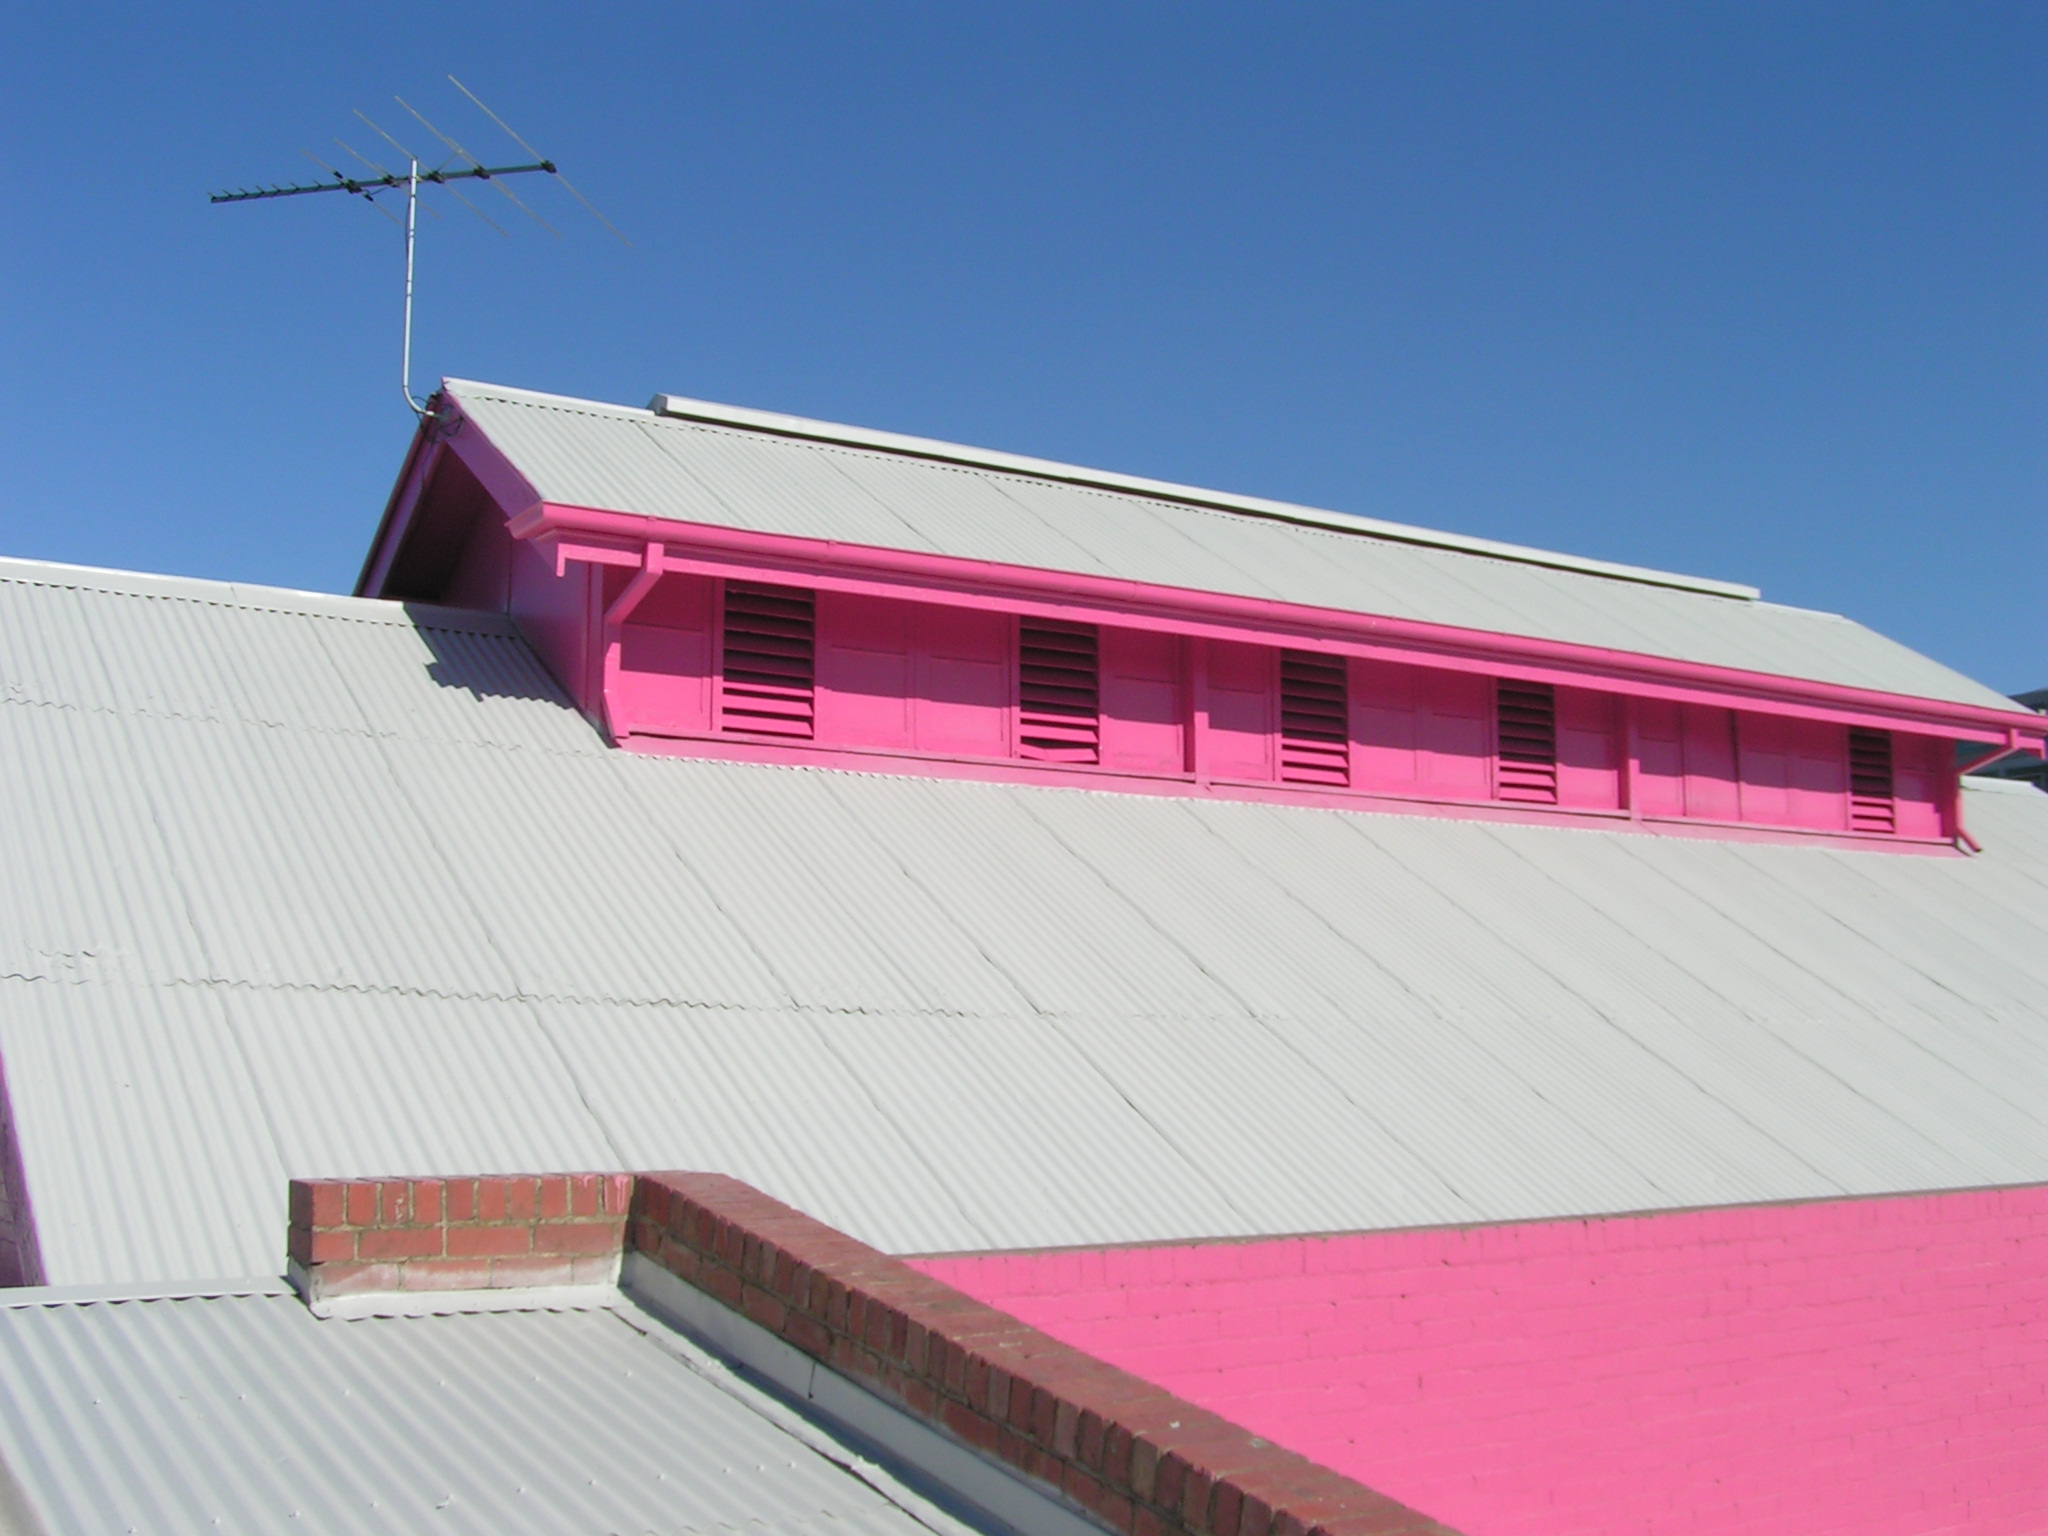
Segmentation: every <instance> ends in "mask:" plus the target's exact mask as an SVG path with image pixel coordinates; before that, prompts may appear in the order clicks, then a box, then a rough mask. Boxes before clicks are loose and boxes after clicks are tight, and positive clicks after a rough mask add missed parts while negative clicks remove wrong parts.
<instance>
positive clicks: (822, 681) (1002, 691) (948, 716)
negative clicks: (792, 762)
mask: <svg viewBox="0 0 2048 1536" xmlns="http://www.w3.org/2000/svg"><path fill="white" fill-rule="evenodd" d="M1015 623H1016V621H1015V620H1014V619H1012V618H1011V617H1010V616H1009V615H1008V614H1004V613H993V612H988V611H986V610H981V609H966V608H944V607H940V606H938V605H936V604H931V603H905V602H898V601H895V600H893V599H890V598H880V597H859V596H855V595H852V594H849V593H843V592H820V593H819V594H818V631H817V634H818V639H817V647H818V649H817V703H816V709H817V741H818V744H819V745H820V746H830V747H894V748H914V749H916V750H918V751H921V752H930V753H933V754H934V755H937V756H950V757H958V756H966V757H1004V756H1007V755H1008V754H1009V750H1010V712H1011V704H1012V698H1011V696H1012V694H1013V693H1014V692H1015V684H1014V682H1013V680H1012V674H1013V672H1014V662H1013V659H1012V656H1011V652H1012V651H1013V650H1014V649H1015V640H1014V629H1015Z"/></svg>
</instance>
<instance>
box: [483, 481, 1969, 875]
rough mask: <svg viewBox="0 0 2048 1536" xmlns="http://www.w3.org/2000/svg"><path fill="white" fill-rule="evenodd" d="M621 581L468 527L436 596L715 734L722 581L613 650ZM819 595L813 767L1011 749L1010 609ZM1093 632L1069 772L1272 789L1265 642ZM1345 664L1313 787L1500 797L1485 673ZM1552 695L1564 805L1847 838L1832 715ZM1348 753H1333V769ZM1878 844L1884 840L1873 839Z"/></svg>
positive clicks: (1908, 825)
mask: <svg viewBox="0 0 2048 1536" xmlns="http://www.w3.org/2000/svg"><path fill="white" fill-rule="evenodd" d="M631 579H632V576H631V572H630V570H629V569H628V568H625V567H622V566H619V565H611V566H607V567H603V568H598V567H593V566H590V565H586V564H582V563H578V562H572V563H571V564H570V566H569V568H568V570H567V571H566V572H565V573H563V574H561V575H557V574H556V573H555V570H554V567H553V565H552V564H551V563H550V561H549V560H548V559H547V557H546V556H545V554H544V553H543V552H542V551H541V550H539V549H537V548H536V547H535V546H534V545H532V544H531V543H528V542H526V541H524V540H513V539H510V538H509V537H508V536H507V535H506V533H505V531H504V528H503V525H502V524H495V525H488V526H487V525H485V524H483V523H481V522H480V523H479V525H478V527H477V528H476V529H475V530H474V531H473V533H472V535H471V536H470V538H469V540H468V543H467V546H466V548H465V551H464V555H463V558H462V559H461V561H460V562H458V564H457V567H456V569H455V573H454V576H453V578H452V580H451V584H450V587H449V592H450V594H451V595H455V596H459V597H460V598H462V599H463V600H464V601H468V602H473V603H474V604H475V605H476V606H492V605H493V604H494V602H495V601H499V600H501V601H503V603H504V604H505V606H507V607H509V609H510V610H511V612H512V613H513V614H514V615H515V617H517V618H518V619H519V621H520V624H521V626H522V628H523V629H524V630H525V632H526V633H527V635H528V636H529V638H530V639H532V640H533V642H534V644H535V646H536V648H537V649H538V650H539V651H540V652H541V654H542V657H543V659H545V660H546V661H547V662H548V664H549V665H550V666H551V667H552V668H553V669H554V670H555V672H556V673H557V675H558V676H560V677H562V678H563V679H564V681H565V682H567V683H568V684H569V685H570V687H571V690H572V692H573V693H574V695H575V697H576V699H577V701H578V703H579V704H580V705H581V706H582V707H583V708H584V709H585V710H586V711H587V712H589V713H591V714H593V715H599V714H602V715H603V717H604V718H605V719H606V720H608V722H609V724H610V726H611V728H612V730H613V731H614V733H615V734H616V735H617V737H618V738H619V739H620V740H622V741H627V742H629V743H635V744H643V745H644V744H647V743H649V742H660V743H668V742H683V741H688V740H692V739H699V740H707V741H710V740H718V739H721V738H722V736H723V735H724V734H725V733H723V732H722V731H721V730H720V726H719V720H718V711H717V708H716V700H717V696H718V693H717V672H718V665H719V660H718V658H719V644H718V628H719V621H718V612H719V607H718V603H719V599H718V592H719V590H720V587H719V579H718V578H716V577H713V576H706V575H702V574H695V573H689V572H684V571H672V572H670V573H669V574H667V575H665V576H663V577H662V578H661V579H660V580H659V581H658V582H656V583H655V584H654V586H653V587H652V589H651V590H649V591H648V593H647V595H646V596H645V598H644V599H643V600H642V601H640V603H639V605H638V606H637V607H636V608H634V610H633V612H632V613H631V615H630V617H629V618H628V620H627V622H626V623H625V624H624V626H623V627H622V629H621V630H620V634H619V644H618V646H617V649H616V651H615V652H610V651H608V649H607V646H606V645H605V643H604V642H603V640H602V639H601V638H600V631H601V630H602V628H603V626H602V623H601V620H600V617H599V616H600V614H601V613H602V612H603V610H604V607H605V605H607V604H609V603H611V602H612V601H614V600H615V599H616V598H617V597H618V596H619V594H620V593H621V592H624V591H625V590H626V588H627V586H628V583H629V582H630V581H631ZM494 593H498V594H503V596H502V598H501V599H494V596H493V594H494ZM816 599H817V604H816V625H817V628H816V651H815V662H816V696H815V699H814V701H813V703H814V709H815V735H814V737H812V738H810V739H807V740H806V741H804V742H802V743H790V744H787V745H786V750H788V751H790V752H791V753H793V754H796V755H798V756H799V757H800V758H803V759H804V760H811V761H828V760H829V761H837V760H838V758H837V757H835V756H834V754H847V753H854V754H859V753H874V752H880V753H891V754H898V755H900V756H907V757H918V756H924V757H928V758H930V759H931V760H933V761H934V762H944V763H948V764H961V763H970V762H974V761H977V760H978V761H984V762H991V763H993V762H999V761H1000V762H1009V761H1012V760H1015V759H1017V758H1018V757H1019V756H1020V752H1019V749H1018V747H1017V745H1016V743H1017V724H1016V718H1017V656H1016V647H1017V628H1016V626H1017V615H1015V614H1013V613H1010V612H1007V611H1005V610H1004V609H1003V608H1001V607H1000V606H999V605H997V604H996V603H995V602H994V601H993V600H991V601H990V602H989V603H987V604H975V605H959V604H940V603H919V602H907V601H904V600H901V599H898V598H892V597H882V596H875V595H870V594H865V593H856V592H849V591H839V590H835V589H830V588H828V589H825V590H820V591H818V592H817V593H816ZM1098 635H1099V657H1100V673H1099V700H1100V709H1101V713H1100V717H1099V720H1098V727H1099V733H1100V761H1099V766H1098V767H1097V768H1090V769H1082V770H1079V771H1081V772H1084V773H1085V772H1093V771H1100V772H1105V773H1113V774H1136V775H1145V776H1150V777H1171V778H1180V779H1185V780H1186V781H1188V783H1189V784H1190V785H1192V786H1194V787H1195V788H1196V789H1197V790H1199V791H1200V792H1203V793H1208V792H1211V787H1212V786H1240V787H1242V786H1253V785H1266V784H1275V783H1278V782H1279V780H1280V779H1281V778H1282V776H1283V775H1282V772H1281V764H1280V753H1279V750H1278V749H1279V741H1278V733H1279V729H1280V713H1281V712H1280V675H1281V668H1280V655H1281V652H1280V650H1279V648H1277V647H1275V646H1270V645H1254V644H1248V643H1242V642H1237V641H1226V640H1218V639H1202V638H1197V637H1193V636H1178V635H1173V634H1169V633H1161V632H1158V631H1151V630H1133V629H1122V628H1118V627H1115V626H1107V625H1105V626H1101V627H1100V628H1099V630H1098ZM607 655H611V656H612V657H613V658H614V659H613V660H612V661H606V660H605V659H604V658H605V657H606V656H607ZM1348 668H1349V670H1348V676H1349V679H1350V694H1351V701H1350V742H1349V748H1348V759H1349V768H1348V771H1349V775H1350V782H1349V783H1348V784H1346V783H1344V782H1342V780H1341V777H1340V778H1338V779H1335V780H1330V779H1328V777H1327V776H1325V778H1324V779H1323V780H1322V781H1321V782H1319V786H1318V787H1319V788H1320V789H1321V790H1322V792H1325V793H1329V792H1334V793H1336V794H1340V795H1342V794H1347V793H1350V794H1364V795H1372V796H1394V797H1400V798H1403V799H1411V800H1422V801H1435V802H1439V803H1443V804H1461V803H1462V804H1476V803H1492V802H1496V801H1498V800H1499V799H1500V798H1501V792H1500V790H1499V788H1498V787H1497V785H1496V783H1495V762H1494V754H1495V741H1494V737H1495V719H1494V711H1495V689H1496V683H1495V680H1494V679H1493V678H1491V677H1488V676H1486V675H1484V674H1481V673H1476V672H1469V671H1457V670H1451V669H1448V668H1435V667H1426V666H1415V665H1409V664H1407V663H1395V662H1377V661H1369V660H1365V659H1361V658H1354V659H1352V660H1351V661H1350V662H1349V663H1348ZM600 674H604V675H600ZM1552 691H1553V692H1554V697H1555V707H1556V715H1555V723H1556V748H1557V761H1556V800H1555V807H1556V810H1558V811H1563V812H1592V813H1596V814H1604V815H1609V816H1620V815H1629V816H1634V817H1638V818H1645V817H1646V818H1651V819H1653V820H1655V819H1658V818H1667V819H1668V818H1677V819H1684V820H1694V821H1706V822H1715V823H1722V824H1726V825H1731V826H1732V825H1735V824H1744V823H1746V824H1748V825H1751V826H1756V827H1768V828H1777V829H1785V830H1787V831H1792V832H1798V833H1809V832H1821V833H1831V834H1834V833H1850V832H1854V831H1858V830H1859V828H1858V827H1855V826H1852V824H1851V816H1850V800H1849V783H1848V748H1847V742H1848V733H1847V729H1846V728H1845V727H1843V726H1841V725H1839V724H1835V723H1829V722H1822V721H1813V720H1801V719H1797V718H1794V717H1788V716H1784V715H1773V714H1766V713H1760V712H1753V711H1734V710H1729V709H1723V708H1716V707H1712V706H1705V705H1695V704H1683V705H1681V704H1677V703H1673V702H1669V701H1664V700H1658V699H1652V698H1640V697H1639V698H1634V699H1630V700H1626V701H1625V700H1624V697H1623V695H1622V694H1621V693H1619V692H1615V691H1608V690H1603V689H1598V688H1581V687H1572V686H1565V685H1558V686H1556V687H1555V688H1554V689H1553V690H1552ZM601 695H602V698H601V697H600V696H601ZM1894 745H1895V752H1894V760H1895V766H1896V771H1897V772H1896V778H1897V785H1898V803H1897V806H1896V808H1895V809H1896V816H1895V826H1896V835H1897V836H1899V837H1903V838H1908V839H1918V840H1924V841H1934V840H1939V839H1945V838H1947V837H1949V836H1950V835H1952V822H1953V812H1952V809H1951V801H1952V796H1953V786H1952V776H1951V775H1950V774H1949V772H1948V769H1947V765H1946V759H1945V753H1946V750H1947V748H1946V744H1945V743H1944V742H1941V741H1939V740H1938V739H1934V738H1927V737H1918V736H1904V735H1895V736H1894ZM659 749H661V750H669V748H667V747H665V746H664V747H661V748H659ZM1631 753H1633V754H1634V756H1633V759H1632V758H1631ZM1345 755H1346V754H1344V753H1339V754H1338V756H1337V759H1336V771H1337V773H1338V774H1339V775H1341V774H1342V773H1344V772H1345V771H1346V769H1345ZM853 766H872V765H871V764H859V765H853ZM1065 766H1066V765H1062V767H1065ZM1224 792H1233V791H1231V790H1228V789H1226V790H1225V791H1224ZM1234 792H1240V793H1241V792H1242V788H1239V789H1237V790H1236V791H1234ZM1521 798H1528V797H1526V796H1524V797H1521ZM1544 811H1545V813H1546V814H1548V813H1549V805H1548V802H1547V801H1546V804H1545V806H1544ZM1861 830H1862V831H1864V832H1866V833H1870V832H1871V829H1870V828H1869V827H1868V826H1867V825H1866V826H1864V827H1862V828H1861ZM1871 835H1876V836H1888V835H1890V834H1885V833H1884V832H1883V830H1882V827H1881V826H1880V827H1879V828H1877V829H1876V831H1875V832H1874V833H1871Z"/></svg>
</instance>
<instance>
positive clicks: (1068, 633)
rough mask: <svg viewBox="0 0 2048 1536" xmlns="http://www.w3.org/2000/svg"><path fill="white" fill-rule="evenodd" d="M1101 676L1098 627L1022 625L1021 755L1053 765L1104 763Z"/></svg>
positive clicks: (1019, 655)
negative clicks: (1097, 658)
mask: <svg viewBox="0 0 2048 1536" xmlns="http://www.w3.org/2000/svg"><path fill="white" fill-rule="evenodd" d="M1099 678H1100V674H1099V672H1098V671H1097V664H1096V636H1095V626H1094V625H1093V624H1060V623H1056V622H1054V621H1052V620H1049V619H1024V620H1021V621H1019V623H1018V625H1017V705H1018V709H1017V755H1018V756H1019V757H1028V758H1034V759H1036V760H1038V761H1040V762H1048V763H1094V762H1100V761H1101V758H1102V750H1101V748H1102V714H1101V700H1100V681H1099Z"/></svg>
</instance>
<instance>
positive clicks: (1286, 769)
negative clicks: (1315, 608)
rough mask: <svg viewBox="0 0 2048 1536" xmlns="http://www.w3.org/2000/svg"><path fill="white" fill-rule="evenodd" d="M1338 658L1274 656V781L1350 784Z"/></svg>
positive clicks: (1347, 703)
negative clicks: (1277, 757) (1277, 709)
mask: <svg viewBox="0 0 2048 1536" xmlns="http://www.w3.org/2000/svg"><path fill="white" fill-rule="evenodd" d="M1348 677H1349V674H1348V672H1347V669H1346V667H1345V663H1344V658H1343V657H1341V656H1319V655H1317V654H1315V653H1314V652H1312V651H1282V652H1281V653H1280V778H1281V780H1282V781H1283V782H1285V783H1288V784H1334V785H1340V786H1341V785H1346V784H1349V783H1350V782H1351V721H1350V713H1351V697H1350V688H1349V684H1348Z"/></svg>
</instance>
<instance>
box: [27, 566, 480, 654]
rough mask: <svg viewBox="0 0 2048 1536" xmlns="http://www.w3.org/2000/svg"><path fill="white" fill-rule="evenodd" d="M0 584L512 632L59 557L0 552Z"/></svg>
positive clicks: (361, 600)
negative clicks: (16, 583) (66, 588)
mask: <svg viewBox="0 0 2048 1536" xmlns="http://www.w3.org/2000/svg"><path fill="white" fill-rule="evenodd" d="M0 582H19V583H22V584H24V585H29V586H46V587H70V588H76V589H83V590H86V591H92V592H102V593H106V594H108V595H110V596H116V597H159V598H170V599H174V600H181V601H186V602H198V603H217V604H220V605H221V606H223V607H229V608H243V609H250V610H254V611H258V612H271V613H291V614H302V615H305V616H306V617H309V618H328V619H341V620H352V621H356V622H360V623H366V624H391V625H395V626H398V627H401V628H426V629H461V630H473V631H475V632H476V633H478V634H487V635H506V636H511V635H514V634H516V630H515V629H514V628H513V626H512V623H511V621H510V620H509V619H507V618H506V617H505V615H503V614H501V613H491V612H486V611H484V610H481V609H473V608H452V607H448V606H447V605H445V604H440V603H418V602H411V601H402V602H401V601H394V600H392V599H390V598H383V597H354V596H351V595H349V594H347V593H344V592H316V591H313V590H312V589H310V588H305V587H275V586H269V585H266V584H265V583H262V582H253V581H223V580H221V579H219V578H218V577H212V576H177V575H169V574H164V573H161V572H157V571H135V570H126V569H123V568H122V567H119V566H106V565H73V564H70V563H68V562H65V561H62V560H33V559H28V558H25V557H23V556H19V555H0Z"/></svg>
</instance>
